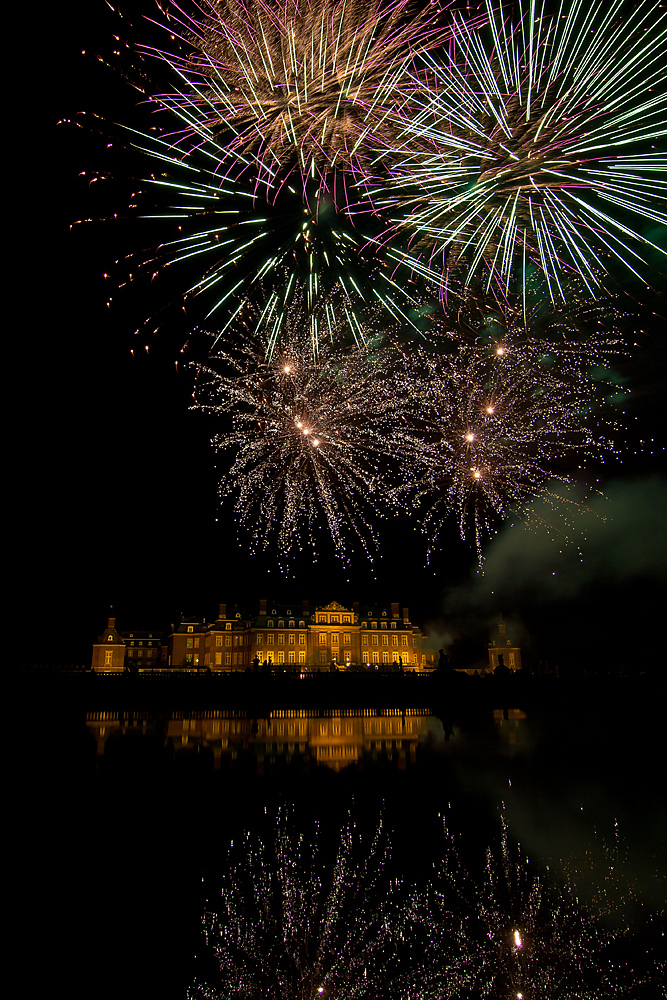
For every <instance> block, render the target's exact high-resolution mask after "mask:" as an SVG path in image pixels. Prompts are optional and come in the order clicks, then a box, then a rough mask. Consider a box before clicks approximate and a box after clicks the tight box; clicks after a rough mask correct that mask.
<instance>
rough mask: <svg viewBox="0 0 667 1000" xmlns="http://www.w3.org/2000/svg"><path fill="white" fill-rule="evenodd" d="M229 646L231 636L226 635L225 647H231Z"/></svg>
mask: <svg viewBox="0 0 667 1000" xmlns="http://www.w3.org/2000/svg"><path fill="white" fill-rule="evenodd" d="M231 644H232V637H231V635H226V636H225V646H231Z"/></svg>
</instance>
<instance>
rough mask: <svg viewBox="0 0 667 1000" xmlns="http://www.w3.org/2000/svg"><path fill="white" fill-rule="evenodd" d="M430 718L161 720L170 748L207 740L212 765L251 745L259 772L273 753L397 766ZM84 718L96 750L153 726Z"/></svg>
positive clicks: (287, 712) (388, 713)
mask: <svg viewBox="0 0 667 1000" xmlns="http://www.w3.org/2000/svg"><path fill="white" fill-rule="evenodd" d="M433 721H434V719H433V717H432V716H431V715H430V714H429V711H428V709H418V708H396V709H384V710H382V711H377V710H375V709H341V710H336V709H324V710H320V709H284V710H277V711H274V712H270V713H269V714H268V717H267V718H261V719H253V718H251V717H250V716H248V715H247V714H246V713H245V712H235V711H227V710H211V711H200V712H192V713H184V712H172V713H170V714H169V717H168V718H167V719H165V720H163V721H162V722H161V723H159V725H160V726H161V728H162V731H163V732H165V734H166V738H167V739H168V740H171V741H172V743H173V746H174V748H175V749H176V750H178V749H179V748H180V749H183V748H195V747H206V748H208V749H210V750H211V751H212V753H213V759H214V763H215V766H216V767H219V766H220V764H221V761H223V760H225V759H227V760H230V761H233V760H235V759H236V758H237V757H238V755H239V753H240V752H241V751H246V752H248V751H249V752H251V753H252V754H253V755H254V756H255V758H256V760H257V769H258V771H259V773H261V772H262V770H263V769H264V766H265V764H267V763H268V764H273V763H275V762H276V760H277V759H278V758H280V759H284V760H285V761H286V762H288V763H289V762H290V761H291V760H292V759H293V758H296V757H300V758H301V759H303V760H304V761H307V762H311V761H312V762H314V763H316V764H324V765H326V766H327V767H328V768H330V769H331V770H334V771H340V770H342V769H343V768H344V767H347V766H348V765H349V764H353V763H358V762H360V761H362V760H363V759H364V758H367V759H369V760H372V761H376V760H378V759H384V760H387V759H389V760H394V761H395V762H396V764H397V765H398V767H399V769H403V768H405V767H406V766H407V765H408V764H414V762H415V748H416V746H417V743H418V741H419V740H420V739H421V738H423V737H424V736H425V734H426V733H427V732H430V731H431V730H432V728H433ZM86 723H87V726H88V728H89V730H90V731H92V732H93V733H94V734H95V738H96V740H97V752H98V755H102V754H103V753H104V749H105V745H106V742H107V740H108V739H109V737H110V736H127V735H130V734H132V733H135V734H143V735H148V734H150V733H154V732H155V731H156V727H157V726H158V723H157V722H156V720H155V718H154V716H153V715H152V714H151V713H149V712H143V713H142V712H134V713H131V714H123V713H119V712H111V711H97V712H89V713H88V715H87V719H86Z"/></svg>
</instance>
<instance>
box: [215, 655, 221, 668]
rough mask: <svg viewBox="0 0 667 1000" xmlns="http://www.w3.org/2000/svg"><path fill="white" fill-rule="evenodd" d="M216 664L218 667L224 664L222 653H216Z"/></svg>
mask: <svg viewBox="0 0 667 1000" xmlns="http://www.w3.org/2000/svg"><path fill="white" fill-rule="evenodd" d="M215 665H216V667H219V666H221V665H222V653H216V654H215Z"/></svg>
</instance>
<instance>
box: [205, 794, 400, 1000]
mask: <svg viewBox="0 0 667 1000" xmlns="http://www.w3.org/2000/svg"><path fill="white" fill-rule="evenodd" d="M327 833H331V831H325V830H322V829H321V828H320V824H319V823H315V824H313V825H312V827H311V829H310V830H309V831H308V833H303V832H300V831H297V830H296V829H295V828H293V827H292V826H290V824H289V822H288V821H287V819H286V817H285V814H284V812H283V813H279V815H278V817H277V819H276V820H275V821H272V820H271V819H269V820H267V823H266V827H265V829H264V831H263V832H262V834H261V835H259V836H257V835H250V834H246V835H245V836H244V837H242V838H241V839H240V841H236V842H232V844H231V846H230V848H229V855H228V858H226V859H225V864H224V875H223V876H222V884H221V886H219V887H218V891H217V892H216V899H215V900H213V899H212V900H211V901H210V902H208V903H207V905H206V912H205V916H204V929H205V940H206V944H207V947H208V949H209V950H210V952H211V953H212V955H214V956H215V960H216V965H217V968H216V971H215V974H214V975H213V976H212V977H207V978H208V979H209V983H208V984H206V983H204V982H198V983H197V984H195V985H193V986H192V987H191V988H190V990H189V991H188V996H189V997H191V998H204V997H206V998H215V1000H223V998H224V1000H231V998H239V1000H240V998H242V997H243V998H245V1000H258V998H267V1000H269V998H271V1000H316V998H317V997H323V998H334V997H336V998H346V1000H355V998H360V997H367V996H368V997H370V996H378V995H380V994H379V992H378V991H379V990H382V989H383V988H384V987H385V986H386V984H387V983H388V982H392V981H393V982H395V983H397V984H398V983H399V982H400V978H401V964H400V958H401V955H400V954H397V952H401V951H403V952H405V949H404V948H397V945H398V944H399V941H398V937H397V929H398V923H399V921H398V916H399V914H400V913H401V907H400V905H399V904H398V902H397V900H398V895H399V892H400V890H399V888H398V886H397V883H396V882H395V881H392V880H391V878H390V877H389V845H388V842H387V838H386V835H385V830H384V826H383V824H382V822H380V824H379V825H378V827H377V829H376V830H375V833H374V834H373V835H372V836H370V837H364V836H363V835H361V834H360V833H359V831H358V829H357V827H356V825H355V823H354V822H353V821H352V820H351V819H350V820H348V822H347V823H346V825H345V826H344V827H343V828H342V829H341V830H340V831H339V835H338V836H337V838H336V840H337V842H334V843H332V842H331V841H330V839H329V838H328V837H327ZM402 957H403V958H404V960H405V961H406V962H407V959H408V955H407V953H405V954H403V955H402ZM211 979H212V981H211Z"/></svg>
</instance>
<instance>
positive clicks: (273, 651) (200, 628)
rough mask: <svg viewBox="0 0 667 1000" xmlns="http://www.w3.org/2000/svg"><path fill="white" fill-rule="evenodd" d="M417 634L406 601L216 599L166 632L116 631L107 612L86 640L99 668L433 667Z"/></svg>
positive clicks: (224, 669) (106, 670) (291, 668)
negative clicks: (211, 607)
mask: <svg viewBox="0 0 667 1000" xmlns="http://www.w3.org/2000/svg"><path fill="white" fill-rule="evenodd" d="M425 638H426V636H425V635H423V634H422V631H421V629H420V628H419V627H418V626H416V625H413V624H412V623H411V621H410V616H409V610H408V608H403V609H402V610H401V609H400V608H399V605H398V604H390V605H389V606H388V607H379V608H378V607H370V606H368V605H360V604H359V602H357V601H355V602H354V603H353V604H352V606H351V607H344V606H343V605H342V604H338V603H337V602H335V601H334V602H332V603H331V604H327V605H323V606H321V607H320V606H318V607H314V608H313V609H312V610H311V608H310V604H309V601H302V602H301V604H291V605H287V604H277V603H274V602H271V601H266V600H261V601H260V602H259V613H258V614H256V615H250V614H248V613H245V612H243V611H237V610H236V608H234V610H233V611H231V612H228V607H227V605H226V604H221V605H220V606H219V609H218V617H217V619H216V620H215V621H214V622H211V623H207V622H206V621H205V620H204V619H202V618H184V619H183V620H182V621H181V623H180V624H179V625H178V626H177V627H176V628H174V627H173V626H172V629H171V632H170V633H169V634H168V635H167V634H165V633H158V632H150V633H149V632H137V631H134V632H127V631H124V632H120V631H118V629H117V628H116V620H115V618H109V620H108V625H107V628H106V630H105V631H104V632H103V633H102V635H101V636H100V637H99V638H98V640H97V642H96V643H94V645H93V659H92V666H93V669H94V670H99V671H104V672H109V671H110V672H118V671H122V670H124V669H126V668H127V667H130V668H134V669H144V670H145V669H156V668H162V669H169V668H180V669H198V668H204V669H205V668H209V669H210V670H212V671H234V670H246V669H249V668H252V667H255V668H256V669H257V668H262V669H265V670H272V671H283V670H308V671H312V670H331V669H333V670H336V669H338V670H345V669H347V668H350V669H354V668H362V669H364V668H365V669H369V670H373V669H376V670H382V669H384V670H392V669H394V670H400V669H405V670H411V671H414V670H416V671H422V670H427V669H430V668H431V667H432V666H433V657H432V654H430V653H428V652H426V651H423V650H422V641H423V640H424V639H425Z"/></svg>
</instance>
